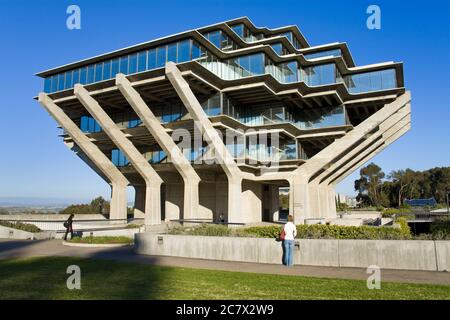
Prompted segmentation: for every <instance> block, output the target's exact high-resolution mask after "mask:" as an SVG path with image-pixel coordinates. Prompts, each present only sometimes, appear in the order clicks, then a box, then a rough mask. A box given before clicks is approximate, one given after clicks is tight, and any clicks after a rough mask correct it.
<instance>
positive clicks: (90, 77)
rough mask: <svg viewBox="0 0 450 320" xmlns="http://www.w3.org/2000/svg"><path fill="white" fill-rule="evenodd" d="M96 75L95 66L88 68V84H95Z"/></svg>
mask: <svg viewBox="0 0 450 320" xmlns="http://www.w3.org/2000/svg"><path fill="white" fill-rule="evenodd" d="M94 74H95V67H94V65H92V66H88V70H87V79H86V83H92V82H94Z"/></svg>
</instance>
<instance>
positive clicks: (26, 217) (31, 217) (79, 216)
mask: <svg viewBox="0 0 450 320" xmlns="http://www.w3.org/2000/svg"><path fill="white" fill-rule="evenodd" d="M68 218H69V215H68V214H57V213H55V214H32V213H30V214H0V220H61V221H65V220H67V219H68ZM76 220H107V219H106V218H105V217H104V216H103V215H101V214H76V215H75V218H74V221H76Z"/></svg>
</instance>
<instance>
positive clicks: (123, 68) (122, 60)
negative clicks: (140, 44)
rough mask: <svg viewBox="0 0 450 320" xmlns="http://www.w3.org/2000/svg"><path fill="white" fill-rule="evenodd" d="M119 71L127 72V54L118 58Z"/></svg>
mask: <svg viewBox="0 0 450 320" xmlns="http://www.w3.org/2000/svg"><path fill="white" fill-rule="evenodd" d="M120 73H123V74H128V56H125V57H122V58H120Z"/></svg>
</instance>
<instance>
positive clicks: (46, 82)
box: [44, 77, 52, 93]
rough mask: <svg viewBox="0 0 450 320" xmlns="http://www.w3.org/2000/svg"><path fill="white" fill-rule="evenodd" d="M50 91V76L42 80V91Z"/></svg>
mask: <svg viewBox="0 0 450 320" xmlns="http://www.w3.org/2000/svg"><path fill="white" fill-rule="evenodd" d="M51 91H52V78H51V77H48V78H45V80H44V92H45V93H50V92H51Z"/></svg>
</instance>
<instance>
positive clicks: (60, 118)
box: [39, 93, 128, 219]
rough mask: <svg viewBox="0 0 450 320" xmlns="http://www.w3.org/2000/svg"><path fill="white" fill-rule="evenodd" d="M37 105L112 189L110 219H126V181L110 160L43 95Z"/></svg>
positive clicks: (40, 95) (41, 94)
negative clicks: (56, 123)
mask: <svg viewBox="0 0 450 320" xmlns="http://www.w3.org/2000/svg"><path fill="white" fill-rule="evenodd" d="M39 103H40V104H41V105H42V106H43V107H44V108H45V109H46V110H47V111H48V113H49V114H50V115H51V116H52V117H53V118H54V119H55V120H56V122H58V124H59V125H60V126H61V127H63V128H64V129H65V130H66V132H67V134H68V135H69V136H70V137H71V138H72V140H73V141H74V142H75V143H76V144H77V146H78V147H79V148H80V149H81V150H82V151H83V153H84V154H85V155H86V156H87V157H88V158H89V160H90V161H91V162H92V163H93V164H94V165H95V166H96V167H97V168H98V169H99V170H100V171H101V172H102V174H103V175H104V177H106V178H107V179H108V180H109V181H110V183H111V188H112V196H111V204H110V212H109V215H110V219H126V218H127V185H128V180H127V179H126V178H125V176H124V175H123V174H122V173H121V172H120V171H119V169H117V167H116V166H115V165H114V164H113V163H112V162H111V160H110V159H108V157H107V156H106V155H105V154H104V153H103V152H102V151H101V150H100V149H99V148H98V147H97V146H96V145H95V144H94V143H93V142H92V141H91V140H90V139H89V138H88V137H87V136H86V135H85V134H84V133H83V132H82V131H81V130H80V128H78V126H77V125H76V124H75V123H74V122H73V121H72V120H71V119H70V118H69V117H68V116H67V115H66V114H65V113H64V111H63V110H62V109H61V108H60V107H59V106H58V105H56V104H55V103H54V102H53V100H52V99H50V97H48V96H47V95H46V94H45V93H40V94H39Z"/></svg>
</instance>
